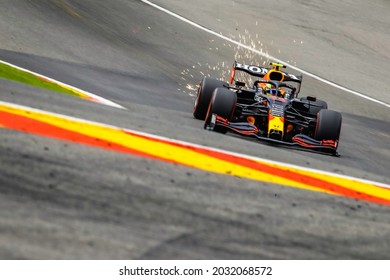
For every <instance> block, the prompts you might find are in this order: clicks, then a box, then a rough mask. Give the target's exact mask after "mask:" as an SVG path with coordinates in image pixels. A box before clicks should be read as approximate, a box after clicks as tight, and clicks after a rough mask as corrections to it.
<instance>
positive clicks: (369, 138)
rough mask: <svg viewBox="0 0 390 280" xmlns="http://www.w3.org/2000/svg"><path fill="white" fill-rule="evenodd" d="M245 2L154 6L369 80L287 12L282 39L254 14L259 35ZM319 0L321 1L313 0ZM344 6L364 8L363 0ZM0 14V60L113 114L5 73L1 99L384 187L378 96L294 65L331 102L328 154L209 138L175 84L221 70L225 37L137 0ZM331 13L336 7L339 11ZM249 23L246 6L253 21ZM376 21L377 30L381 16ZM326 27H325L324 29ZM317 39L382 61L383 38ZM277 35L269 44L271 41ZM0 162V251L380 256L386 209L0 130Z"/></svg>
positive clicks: (37, 6) (44, 4)
mask: <svg viewBox="0 0 390 280" xmlns="http://www.w3.org/2000/svg"><path fill="white" fill-rule="evenodd" d="M161 2H162V1H161ZM247 2H249V1H240V2H236V1H234V2H233V1H231V4H232V5H233V3H236V5H239V6H240V7H245V8H246V9H245V11H246V12H242V16H241V17H238V16H237V15H231V17H232V18H231V21H229V20H228V19H227V16H228V15H229V8H230V7H229V5H227V6H226V7H225V8H226V10H225V8H221V15H224V17H222V16H220V17H212V16H210V13H209V12H208V13H206V12H205V11H209V10H211V9H212V4H207V3H206V1H201V4H202V5H200V6H201V8H200V9H199V11H198V12H194V9H191V5H189V6H187V5H184V4H180V3H176V1H164V7H166V8H171V9H172V10H173V11H175V12H178V13H179V14H181V15H183V16H186V17H187V18H190V19H192V20H195V21H201V23H202V24H204V25H205V26H208V27H210V28H212V29H215V30H218V31H221V32H223V33H225V34H226V35H227V34H229V32H231V33H234V32H235V33H234V35H235V36H238V34H243V33H245V31H244V30H245V29H248V30H249V31H248V32H249V33H250V34H252V36H253V37H254V36H255V34H257V33H258V38H259V39H258V40H263V44H264V47H265V46H266V47H267V48H268V50H269V52H270V53H271V54H273V55H275V56H278V51H279V50H280V53H281V58H282V59H285V60H287V59H289V57H288V56H289V53H292V55H293V56H295V57H290V58H291V59H293V60H295V61H297V63H298V65H299V66H301V67H307V68H305V69H308V70H309V71H311V72H315V73H316V74H318V75H320V76H323V77H329V79H332V80H334V81H337V82H338V83H341V84H343V82H345V84H344V85H345V86H348V87H351V88H353V89H355V90H360V91H365V92H366V91H367V88H366V86H367V85H361V84H359V83H358V84H357V85H356V86H357V87H356V88H354V85H355V84H354V83H352V82H351V81H354V79H355V78H354V77H355V76H356V75H358V76H359V77H360V78H363V77H364V75H365V73H361V72H360V71H356V72H357V74H356V75H354V73H353V70H352V71H348V72H347V73H346V72H343V71H342V70H340V68H341V66H340V65H339V63H342V62H340V61H336V60H337V58H338V57H337V53H334V51H335V50H337V49H338V48H340V49H343V48H341V47H339V46H338V45H337V44H336V45H334V44H333V48H334V49H332V50H329V51H328V50H327V46H328V45H326V44H325V45H321V44H320V43H319V42H317V41H320V42H321V38H322V37H321V36H320V35H319V34H318V33H316V32H314V34H311V33H310V32H308V33H304V32H303V31H302V30H307V28H305V27H300V26H299V24H295V25H293V24H290V25H289V26H290V27H289V28H291V30H292V31H291V34H290V35H291V36H290V37H289V34H284V36H280V37H278V40H279V41H277V40H276V39H275V42H273V43H272V44H271V42H270V38H271V37H272V34H273V32H277V30H275V29H277V28H278V27H276V26H274V25H272V24H270V23H264V26H267V27H268V29H267V28H264V27H263V28H262V30H261V32H260V31H259V30H258V29H257V27H256V24H253V20H252V19H253V14H256V11H257V10H258V11H259V12H258V13H257V14H261V13H260V10H261V9H260V7H256V6H255V5H254V4H249V3H247ZM268 2H269V1H266V3H268ZM287 2H288V3H287ZM331 2H332V1H328V2H327V3H324V4H323V5H325V8H324V11H326V7H328V5H329V6H331ZM359 2H360V1H359ZM156 3H158V2H156ZM229 3H230V2H229ZM288 4H291V3H289V1H286V5H288ZM333 4H335V3H333ZM267 5H268V4H267ZM296 5H297V6H296V7H295V8H294V9H297V10H298V9H299V8H302V9H304V10H305V11H306V12H307V13H308V14H310V11H312V10H313V7H307V5H305V4H302V3H300V2H297V4H296ZM335 5H337V4H335ZM355 5H356V6H357V7H360V9H363V8H364V5H365V4H360V3H355ZM359 5H361V6H359ZM374 6H375V7H376V8H373V11H374V12H375V11H378V13H381V12H382V11H383V10H386V9H387V11H388V10H389V9H390V8H389V7H388V3H387V2H385V1H378V2H377V4H376V5H374ZM221 7H222V6H221ZM314 10H315V9H314ZM0 11H1V14H0V15H1V17H0V23H1V24H0V26H1V27H0V28H1V29H0V59H2V60H5V61H8V62H11V63H14V64H16V65H19V66H22V67H25V68H28V69H30V70H33V71H37V72H39V73H41V74H44V75H47V76H50V77H52V78H56V79H58V80H60V81H62V82H65V83H69V84H72V85H74V86H77V87H80V88H82V89H85V90H88V91H91V92H93V93H95V94H98V95H100V96H102V97H104V98H107V99H109V100H112V101H114V102H116V103H119V104H121V105H122V106H124V107H125V108H127V110H120V109H116V108H111V107H107V106H103V105H99V104H95V103H91V102H88V101H84V100H81V99H77V98H74V97H70V96H66V95H61V94H56V93H52V92H48V91H45V90H41V89H37V88H33V87H29V86H26V85H22V84H19V83H15V82H11V81H7V80H3V79H0V90H1V93H0V97H1V101H7V102H12V103H16V104H20V105H25V106H30V107H33V108H38V109H43V110H47V111H49V112H56V113H61V114H65V115H69V116H74V117H80V118H83V119H87V120H91V121H98V122H102V123H106V124H111V125H116V126H120V127H126V128H130V129H135V130H139V131H144V132H148V133H153V134H156V135H160V136H166V137H170V138H173V139H178V140H184V141H188V142H191V143H196V144H201V145H205V146H210V147H216V148H221V149H224V150H229V151H233V152H239V153H243V154H248V155H254V156H258V157H262V158H266V159H271V160H277V161H282V162H286V163H294V164H297V165H300V166H304V167H310V168H316V169H320V170H324V171H329V172H335V173H337V174H343V175H348V176H355V177H358V178H363V179H369V180H375V181H379V182H383V183H387V184H390V178H389V175H388V166H389V160H390V144H389V143H390V141H389V140H390V134H389V127H390V122H389V108H388V107H385V106H382V105H379V104H375V103H373V102H368V101H366V100H364V99H361V98H359V97H356V96H353V95H351V94H348V93H346V92H343V91H341V90H337V89H335V88H332V87H330V86H327V85H325V84H323V83H320V82H318V81H316V80H314V79H312V78H309V77H304V82H303V87H302V93H301V94H302V95H305V94H310V93H311V92H316V95H317V96H321V97H322V98H323V99H325V100H328V103H329V107H330V108H333V109H335V110H338V111H341V112H342V113H343V129H342V139H341V144H340V148H339V152H340V154H341V157H339V158H336V157H330V156H324V155H319V154H315V153H311V152H306V151H297V150H292V149H284V148H283V149H281V148H280V147H274V146H270V145H263V144H259V143H256V142H254V141H246V140H243V139H240V138H239V137H235V136H229V135H227V136H221V135H218V134H216V133H210V132H207V131H204V130H203V128H202V123H201V122H199V121H196V120H194V119H193V118H192V105H193V100H194V97H193V96H191V94H194V91H192V90H190V89H188V88H186V86H187V84H189V85H191V86H194V85H195V84H196V83H197V82H198V80H200V79H201V74H200V72H203V73H206V74H210V75H213V76H215V77H217V78H219V77H220V76H221V72H222V71H221V68H222V66H221V65H222V63H223V65H228V66H226V67H225V68H226V69H227V68H229V67H230V65H231V63H232V61H233V60H234V58H235V55H236V56H237V50H236V48H234V47H232V46H229V45H228V44H226V43H225V42H224V41H223V40H221V39H218V38H216V37H213V36H212V35H209V34H207V33H204V32H202V31H200V30H198V29H196V28H194V27H191V26H190V25H188V24H185V23H183V22H181V21H179V20H177V19H175V18H172V17H170V16H169V15H166V14H164V13H162V12H160V11H158V10H156V9H154V8H152V7H150V6H148V5H145V4H143V3H141V2H140V1H124V0H122V1H120V0H116V1H110V3H108V2H107V1H92V0H90V1H63V0H56V1H27V0H26V1H22V0H17V1H11V0H7V1H3V2H2V3H1V4H0ZM356 11H359V9H358V8H356ZM373 11H371V12H373ZM329 13H330V14H331V15H332V17H334V18H337V17H341V16H344V18H345V15H344V14H343V13H342V12H340V14H337V13H334V12H332V10H331V11H330V12H329ZM356 13H357V12H356ZM271 16H272V13H271V14H270V15H268V16H266V17H264V18H265V19H269V17H271ZM378 18H380V17H378ZM261 20H262V19H261V18H257V21H258V24H259V25H260V24H261ZM345 20H347V21H348V23H349V25H352V26H350V29H351V30H354V32H355V31H356V30H358V28H359V27H360V26H359V24H357V25H356V26H355V25H353V22H354V17H353V14H352V15H351V16H350V18H346V19H345ZM378 20H379V19H378ZM236 21H239V26H238V27H237V26H236V25H237V24H236ZM294 21H297V19H296V20H294ZM380 21H381V24H382V25H383V26H387V27H388V26H389V22H388V20H387V22H386V20H385V19H382V18H381V20H380ZM286 22H287V23H288V22H289V21H288V20H287V21H286ZM225 23H226V24H225ZM287 23H286V24H287ZM336 23H337V21H336ZM336 23H329V24H330V25H329V26H327V28H329V29H331V28H332V25H331V24H336ZM310 24H313V25H316V24H320V23H317V22H316V21H314V19H313V18H311V16H308V17H307V18H305V19H304V20H303V21H302V23H301V25H303V26H306V25H310ZM371 24H378V22H377V21H373V22H371V21H366V26H365V27H364V28H367V29H369V28H370V27H372V26H370V25H371ZM382 25H381V26H382ZM291 26H292V27H291ZM271 27H272V28H271ZM280 28H282V29H283V28H284V29H285V28H286V27H285V26H284V25H283V26H281V27H280ZM284 29H283V30H284ZM385 30H388V29H385ZM302 32H303V33H304V35H303V34H302ZM354 32H351V34H354ZM351 36H352V35H351ZM371 36H377V37H378V38H380V40H379V39H378V40H377V42H381V43H386V44H387V45H386V44H385V47H386V46H387V47H388V46H389V39H388V37H387V36H388V35H386V34H385V32H383V33H381V28H377V29H376V32H375V34H372V35H371ZM328 37H330V38H331V39H332V40H335V41H337V42H340V44H341V45H343V46H344V45H346V47H348V49H349V50H351V52H350V53H351V54H350V56H351V57H347V56H345V55H343V54H342V53H343V52H345V50H342V51H340V52H341V54H340V56H341V57H342V58H340V60H344V63H350V64H351V65H354V67H355V68H356V69H357V68H359V69H360V68H362V67H363V66H364V67H365V66H367V65H366V62H363V66H360V65H358V64H357V63H358V60H359V59H360V60H362V61H366V59H367V60H368V61H373V62H374V61H376V62H377V64H378V65H379V66H380V68H382V69H383V72H384V73H385V74H384V75H387V77H388V74H387V73H388V72H389V70H390V69H389V66H388V65H385V64H381V63H382V62H379V61H385V60H386V59H387V58H386V56H388V52H386V49H385V48H384V49H383V50H382V51H381V52H379V51H378V52H375V55H373V54H371V52H370V51H367V50H366V49H365V48H364V46H361V45H359V46H358V47H356V46H355V45H354V44H352V43H351V42H349V41H348V40H341V39H340V38H339V37H338V35H337V34H336V35H334V37H332V34H329V33H326V36H324V37H323V41H326V40H328V41H329V40H331V39H329V38H328ZM301 38H303V40H304V42H310V43H311V44H312V45H310V46H307V45H305V44H304V46H307V47H306V49H305V47H303V46H299V47H297V48H294V45H293V46H291V45H288V44H285V45H283V43H286V42H289V41H291V40H293V39H296V40H300V39H301ZM311 38H314V39H313V40H310V39H311ZM327 38H328V39H327ZM355 39H356V38H355ZM355 39H354V40H355ZM283 40H285V41H283ZM355 41H356V40H355ZM277 43H279V44H281V46H280V45H279V46H275V44H277ZM315 44H318V45H315ZM329 45H332V44H331V43H330V44H329ZM286 46H288V47H286ZM314 47H316V48H314ZM314 49H315V50H316V52H315V53H314ZM300 50H303V52H302V53H300ZM362 54H364V55H365V56H367V58H363V57H362ZM313 57H320V58H321V59H319V61H318V64H315V61H314V62H312V63H311V61H312V60H313ZM358 58H359V59H358ZM348 59H351V60H350V61H349V60H348ZM256 60H258V61H261V58H258V57H257V58H256ZM326 60H328V61H336V62H334V63H335V64H334V67H335V68H336V70H335V72H334V74H333V76H332V75H330V74H329V67H330V66H329V65H333V64H332V63H330V62H329V65H327V64H326V63H324V61H326ZM351 61H352V62H351ZM215 66H218V67H215ZM379 66H378V68H379ZM214 67H215V70H213V68H214ZM376 67H377V66H373V68H375V69H373V71H374V70H375V71H376ZM218 68H219V69H218ZM187 69H188V70H187ZM226 69H224V70H225V71H226ZM183 71H184V74H183ZM375 71H374V72H372V73H371V74H370V75H371V76H372V77H371V76H370V78H371V79H374V84H375V85H381V83H382V82H383V80H384V77H379V75H375ZM341 73H342V75H341ZM341 77H345V79H343V78H341ZM370 94H371V92H370ZM371 96H372V97H375V98H378V99H380V100H382V101H385V102H387V103H389V100H390V99H389V97H388V96H385V95H383V94H379V93H376V90H373V93H372V95H371ZM0 167H1V171H0V211H1V213H2V214H1V215H0V257H1V258H3V259H13V258H17V259H20V258H29V259H30V258H33V259H35V258H38V259H40V258H49V259H51V258H55V259H63V258H66V259H79V258H89V259H96V258H107V259H118V258H122V259H123V258H133V259H160V258H161V259H171V258H177V259H182V258H185V259H187V258H190V259H191V258H196V259H214V258H222V259H225V258H226V259H241V258H244V259H256V258H272V259H285V258H287V259H329V258H331V259H340V258H342V259H349V258H354V259H366V258H369V259H377V258H384V259H388V258H389V257H390V254H389V252H390V226H389V224H390V223H389V222H390V218H389V207H386V206H381V205H376V204H373V203H367V202H362V201H356V200H353V199H348V198H343V197H336V196H330V195H326V194H322V193H315V192H310V191H304V190H299V189H294V188H287V187H282V186H278V185H271V184H266V183H261V182H258V181H251V180H246V179H241V178H236V177H231V176H225V175H218V174H214V173H209V172H205V171H201V170H197V169H192V168H188V167H183V166H179V165H173V164H168V163H163V162H158V161H154V160H151V159H145V158H141V157H136V156H132V155H125V154H120V153H115V152H111V151H106V150H101V149H97V148H92V147H87V146H83V145H78V144H75V143H70V142H64V141H58V140H55V139H50V138H45V137H39V136H35V135H31V134H25V133H21V132H17V131H12V130H6V129H1V130H0Z"/></svg>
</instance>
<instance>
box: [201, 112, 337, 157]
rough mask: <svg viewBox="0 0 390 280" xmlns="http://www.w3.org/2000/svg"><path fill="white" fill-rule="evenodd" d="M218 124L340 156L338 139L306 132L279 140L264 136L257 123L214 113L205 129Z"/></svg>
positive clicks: (254, 135)
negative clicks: (310, 134)
mask: <svg viewBox="0 0 390 280" xmlns="http://www.w3.org/2000/svg"><path fill="white" fill-rule="evenodd" d="M216 126H223V127H226V128H228V129H230V130H231V131H233V132H235V133H238V134H241V135H245V136H252V137H255V138H257V139H259V140H263V141H268V142H272V143H276V144H282V145H287V146H299V147H303V148H307V149H312V150H316V151H321V152H326V153H331V154H333V155H337V156H338V153H337V151H336V150H337V145H338V141H334V140H322V141H319V140H316V139H314V138H311V137H309V136H307V135H305V134H296V135H295V136H294V137H292V141H291V142H287V141H283V140H277V139H273V138H269V137H264V136H262V135H263V132H262V131H260V130H259V129H258V128H257V127H256V126H255V125H253V124H251V123H249V122H229V121H228V120H227V119H225V118H222V117H220V116H218V115H215V114H213V115H212V117H211V121H210V122H209V124H208V125H206V126H205V129H208V130H214V128H215V127H216Z"/></svg>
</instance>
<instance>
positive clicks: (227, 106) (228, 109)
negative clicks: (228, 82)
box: [204, 88, 237, 133]
mask: <svg viewBox="0 0 390 280" xmlns="http://www.w3.org/2000/svg"><path fill="white" fill-rule="evenodd" d="M236 103H237V94H236V93H235V92H234V91H231V90H228V89H225V88H217V89H216V90H215V91H214V93H213V96H212V98H211V101H210V105H209V108H208V111H207V115H206V120H205V124H204V127H205V128H206V127H207V126H208V125H209V124H210V121H211V117H212V115H213V114H217V115H218V116H220V117H223V118H225V119H227V120H228V121H231V120H232V117H233V114H234V109H235V108H236ZM227 130H228V129H227V128H226V127H222V126H216V127H214V131H217V132H220V133H226V132H227Z"/></svg>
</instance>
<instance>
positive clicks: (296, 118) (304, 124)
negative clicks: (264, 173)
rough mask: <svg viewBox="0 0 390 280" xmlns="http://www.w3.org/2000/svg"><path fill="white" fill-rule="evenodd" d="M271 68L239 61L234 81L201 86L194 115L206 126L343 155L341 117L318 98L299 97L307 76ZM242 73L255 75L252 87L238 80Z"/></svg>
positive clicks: (207, 82) (208, 80)
mask: <svg viewBox="0 0 390 280" xmlns="http://www.w3.org/2000/svg"><path fill="white" fill-rule="evenodd" d="M271 65H272V67H271V68H265V67H260V66H254V65H245V64H240V63H237V62H235V63H234V64H233V68H232V71H231V74H230V81H229V83H227V82H223V81H221V80H215V79H211V78H207V77H205V78H203V80H202V81H201V82H200V86H199V89H198V94H197V98H196V100H195V106H194V112H193V114H194V117H195V118H196V119H200V120H204V121H205V123H204V128H205V129H208V130H213V131H217V132H220V133H226V132H227V131H232V132H235V133H238V134H241V135H244V136H251V137H255V138H257V139H259V140H265V141H269V142H273V143H277V144H285V145H289V146H298V147H303V148H308V149H312V150H315V151H319V152H324V153H330V154H333V155H338V154H337V147H338V142H339V138H340V130H341V120H342V117H341V114H340V113H339V112H336V111H332V110H328V105H327V103H326V102H325V101H323V100H319V99H317V98H316V97H313V96H307V97H301V98H298V93H299V91H300V88H301V83H302V76H301V75H293V74H289V73H286V72H284V71H281V70H280V68H285V66H284V65H282V64H279V63H271ZM236 71H243V72H245V73H247V74H249V75H250V76H251V77H254V78H255V79H256V80H255V81H254V82H253V85H252V87H247V86H246V84H245V83H244V82H240V81H237V80H236Z"/></svg>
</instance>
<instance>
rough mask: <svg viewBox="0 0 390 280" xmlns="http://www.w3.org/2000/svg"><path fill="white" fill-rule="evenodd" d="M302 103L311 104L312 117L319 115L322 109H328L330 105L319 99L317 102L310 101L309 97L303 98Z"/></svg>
mask: <svg viewBox="0 0 390 280" xmlns="http://www.w3.org/2000/svg"><path fill="white" fill-rule="evenodd" d="M301 101H305V102H308V103H309V112H310V114H311V115H317V113H318V112H319V111H320V110H321V109H328V103H326V101H324V100H321V99H317V100H316V101H309V100H308V99H307V97H302V98H301ZM312 105H313V106H312Z"/></svg>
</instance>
